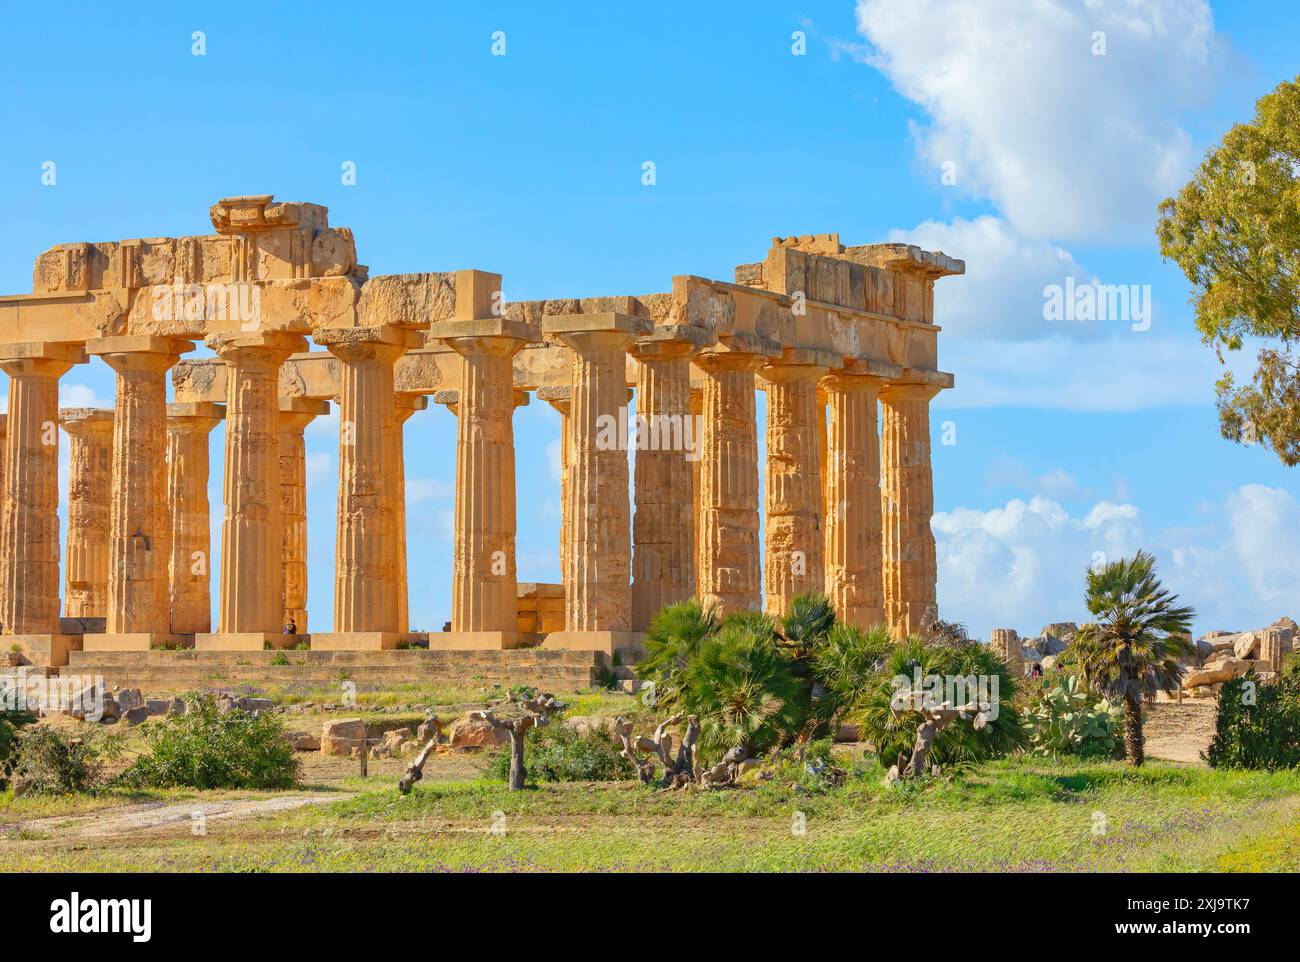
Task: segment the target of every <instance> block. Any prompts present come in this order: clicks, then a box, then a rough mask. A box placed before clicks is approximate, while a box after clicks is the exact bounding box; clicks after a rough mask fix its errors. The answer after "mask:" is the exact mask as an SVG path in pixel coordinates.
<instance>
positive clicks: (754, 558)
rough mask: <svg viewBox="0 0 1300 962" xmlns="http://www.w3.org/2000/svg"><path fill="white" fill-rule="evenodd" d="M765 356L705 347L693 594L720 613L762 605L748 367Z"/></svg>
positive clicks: (754, 440) (754, 367)
mask: <svg viewBox="0 0 1300 962" xmlns="http://www.w3.org/2000/svg"><path fill="white" fill-rule="evenodd" d="M763 361H764V358H763V356H762V355H759V354H748V353H741V352H738V351H705V352H704V353H702V354H700V355H699V357H697V358H696V360H695V364H696V366H697V367H698V368H699V369H700V370H701V371H702V372H703V375H704V378H703V388H704V413H703V418H704V436H703V439H702V445H701V460H700V522H699V523H700V536H699V558H698V562H697V564H696V567H695V578H696V592H697V594H698V595H699V598H700V601H701V603H702V604H703V605H704V606H705V607H709V608H713V609H715V610H716V611H717V612H718V613H719V614H723V613H725V612H728V611H739V610H743V609H754V610H757V609H758V608H760V607H761V606H762V601H763V599H762V587H761V585H760V583H759V570H758V427H757V424H756V423H755V417H756V413H755V404H754V372H755V371H756V370H758V368H759V367H760V366H761V365H762V363H763Z"/></svg>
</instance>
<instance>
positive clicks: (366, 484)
mask: <svg viewBox="0 0 1300 962" xmlns="http://www.w3.org/2000/svg"><path fill="white" fill-rule="evenodd" d="M404 334H406V332H403V331H401V330H399V329H397V328H391V327H369V328H350V329H339V330H328V331H317V332H316V333H315V334H314V335H313V337H314V338H315V340H316V341H317V343H319V344H322V345H323V346H325V347H326V348H328V349H329V351H330V353H332V354H333V355H334V356H335V357H337V358H338V359H339V360H340V361H342V362H343V366H342V377H341V379H340V385H339V500H338V534H337V543H336V547H335V568H334V630H335V631H336V632H349V631H357V632H396V631H397V630H398V625H399V623H400V619H399V617H398V612H397V606H398V596H399V592H398V578H399V569H398V564H397V561H396V554H395V552H393V551H392V550H391V548H390V545H391V544H392V541H393V539H395V538H397V537H398V528H397V517H398V515H397V501H398V499H399V498H400V497H403V496H404V492H399V491H398V490H397V485H396V482H397V479H396V478H395V477H393V474H392V470H391V469H392V466H393V460H394V457H393V453H392V446H393V445H394V443H395V442H396V430H395V419H396V413H395V402H394V392H393V365H394V363H395V362H396V360H397V358H398V357H400V356H401V354H402V353H403V351H404V350H405V349H406V348H407V347H408V346H411V342H410V340H408V339H407V338H406V337H404V336H403V335H404Z"/></svg>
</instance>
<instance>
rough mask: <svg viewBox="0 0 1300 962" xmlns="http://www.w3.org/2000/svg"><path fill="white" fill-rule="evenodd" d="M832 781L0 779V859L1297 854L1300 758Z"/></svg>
mask: <svg viewBox="0 0 1300 962" xmlns="http://www.w3.org/2000/svg"><path fill="white" fill-rule="evenodd" d="M842 761H843V762H844V763H846V764H848V765H849V766H850V769H851V770H850V777H849V780H848V782H847V783H846V784H845V785H843V786H842V787H839V788H827V789H818V788H816V787H812V788H810V787H808V786H807V785H802V784H799V783H798V782H796V781H794V780H792V779H789V778H778V779H774V780H772V781H768V782H758V783H752V784H746V785H744V786H741V787H737V788H734V789H729V790H724V791H717V792H661V791H656V790H654V789H649V788H645V787H643V786H641V785H639V784H636V783H597V784H565V785H546V786H542V787H538V788H535V789H529V790H527V791H524V792H513V793H512V792H508V791H506V790H505V788H504V786H503V785H500V784H497V783H492V782H486V781H484V780H482V779H481V778H480V777H478V770H479V769H480V768H481V765H482V762H481V761H479V760H477V759H475V760H473V761H467V760H466V758H465V756H448V757H446V758H443V757H441V756H440V757H439V758H438V759H437V761H436V762H435V763H434V764H432V765H431V766H430V769H431V770H430V772H429V778H428V780H426V781H424V782H421V783H420V784H419V785H418V786H417V787H416V790H415V792H414V793H413V794H412V795H411V796H410V797H408V798H402V797H400V796H399V795H398V793H397V792H396V790H395V788H394V784H395V781H396V772H397V771H398V770H399V768H400V766H401V763H399V762H394V761H389V762H387V763H386V764H385V765H384V766H379V767H377V768H376V769H373V770H372V775H371V777H370V778H368V779H364V780H363V779H361V778H359V777H356V776H355V775H349V774H337V773H336V775H337V777H328V778H325V779H324V780H322V781H320V782H314V781H313V775H317V776H320V775H322V774H324V773H323V772H320V771H317V772H313V771H312V770H310V769H309V770H307V772H306V773H305V777H306V780H307V784H305V785H304V787H303V789H302V790H301V792H297V793H279V797H285V796H294V795H301V794H306V793H317V794H326V795H329V796H330V797H335V796H337V799H338V800H337V801H330V802H327V803H325V804H313V805H310V806H307V807H302V808H298V809H295V810H292V811H284V812H279V813H275V814H266V815H263V814H258V813H254V814H250V815H248V816H247V817H243V818H239V819H220V818H209V819H208V821H207V825H206V835H201V836H200V835H194V834H192V831H191V824H190V821H189V819H188V817H187V818H186V819H185V820H183V821H174V822H172V823H169V824H163V825H159V826H155V827H151V828H144V829H141V830H136V831H131V832H126V833H121V834H113V833H112V832H109V833H108V834H104V835H94V834H86V833H87V826H90V831H92V832H93V831H94V830H95V829H94V826H95V824H96V819H98V818H101V817H103V816H107V815H113V814H115V813H136V812H143V813H144V814H145V815H146V816H147V815H148V813H149V812H151V811H157V810H163V811H165V810H167V809H166V806H170V805H175V806H180V807H185V806H201V805H210V804H211V803H213V802H223V801H229V800H231V799H236V798H237V799H256V800H262V801H261V802H254V803H250V804H254V805H255V804H264V803H265V802H266V800H270V799H275V798H276V797H277V795H276V794H273V793H260V794H259V793H248V792H243V793H201V794H200V793H194V792H189V793H185V792H153V793H146V794H135V795H125V794H119V793H115V792H108V793H104V794H101V795H98V796H94V797H81V798H76V799H31V798H13V797H11V796H4V795H0V871H5V872H11V871H30V870H36V871H41V870H60V869H63V870H73V871H93V870H125V871H132V870H139V871H158V870H169V871H214V870H216V871H259V872H261V871H271V872H284V871H319V870H328V871H553V870H560V871H564V870H601V871H620V870H678V871H777V870H787V871H873V872H874V871H902V872H908V871H936V870H975V871H981V870H984V871H1000V872H1002V871H1015V872H1038V871H1125V870H1127V871H1232V870H1242V871H1267V872H1277V871H1297V870H1300V773H1296V772H1280V773H1232V772H1216V771H1211V770H1209V769H1206V768H1204V767H1197V766H1181V765H1175V764H1170V763H1161V762H1155V763H1151V764H1149V765H1148V766H1147V767H1145V768H1143V769H1142V770H1139V771H1133V770H1131V769H1129V768H1128V767H1126V766H1124V765H1123V764H1120V763H1104V764H1078V763H1069V762H1062V763H1051V762H1047V761H1044V760H1041V759H1015V760H1008V761H1002V762H996V763H988V764H983V765H978V766H973V767H970V768H966V769H960V770H958V769H954V770H952V771H950V772H949V773H948V774H947V775H945V776H944V777H943V778H941V779H939V780H934V781H930V782H928V783H926V784H923V785H919V786H913V787H909V788H905V789H898V788H894V789H886V788H884V787H882V785H881V778H882V774H883V773H882V772H881V771H880V769H879V768H878V767H877V766H876V765H874V764H872V763H868V762H866V761H863V760H862V758H861V754H860V753H859V752H854V753H850V752H848V751H845V752H844V753H843V755H842Z"/></svg>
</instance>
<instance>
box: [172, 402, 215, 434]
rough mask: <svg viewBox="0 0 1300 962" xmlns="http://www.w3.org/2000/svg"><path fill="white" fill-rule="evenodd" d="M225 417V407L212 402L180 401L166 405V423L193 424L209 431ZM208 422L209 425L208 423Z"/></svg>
mask: <svg viewBox="0 0 1300 962" xmlns="http://www.w3.org/2000/svg"><path fill="white" fill-rule="evenodd" d="M225 417H226V406H225V405H224V404H215V403H213V402H212V401H180V402H178V403H175V404H169V405H167V423H168V424H171V423H174V422H175V423H180V422H186V423H193V424H194V426H196V427H206V429H207V430H209V431H211V430H212V429H213V428H214V427H216V426H217V424H218V422H220V421H222V420H224V419H225ZM209 422H210V423H209Z"/></svg>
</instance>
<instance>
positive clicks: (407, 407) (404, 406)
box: [393, 391, 429, 424]
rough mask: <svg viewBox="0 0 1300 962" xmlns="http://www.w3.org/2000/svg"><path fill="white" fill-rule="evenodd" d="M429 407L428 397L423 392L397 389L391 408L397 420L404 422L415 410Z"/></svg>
mask: <svg viewBox="0 0 1300 962" xmlns="http://www.w3.org/2000/svg"><path fill="white" fill-rule="evenodd" d="M428 409H429V398H428V396H427V395H424V394H414V393H407V392H404V391H398V392H397V394H396V395H394V400H393V410H394V413H395V414H396V415H397V420H398V421H400V422H402V423H403V424H405V423H406V422H407V421H408V420H410V418H411V415H413V414H415V412H416V411H427V410H428Z"/></svg>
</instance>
